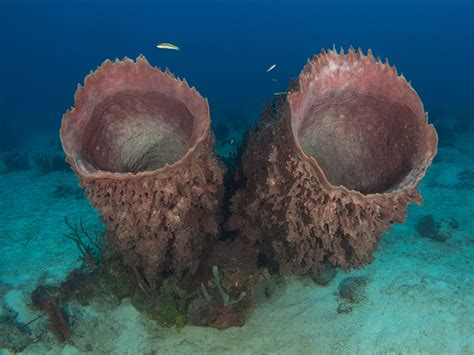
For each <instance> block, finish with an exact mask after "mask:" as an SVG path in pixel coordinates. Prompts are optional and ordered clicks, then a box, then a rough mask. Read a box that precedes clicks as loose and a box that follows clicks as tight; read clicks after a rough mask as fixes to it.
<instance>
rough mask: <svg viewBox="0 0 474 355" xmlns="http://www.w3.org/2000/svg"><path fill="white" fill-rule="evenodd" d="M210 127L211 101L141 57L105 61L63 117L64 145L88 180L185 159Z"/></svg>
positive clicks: (151, 169)
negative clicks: (209, 105) (101, 173)
mask: <svg viewBox="0 0 474 355" xmlns="http://www.w3.org/2000/svg"><path fill="white" fill-rule="evenodd" d="M209 127H210V118H209V107H208V104H207V100H205V99H203V98H202V97H201V96H200V95H199V93H198V92H197V91H196V89H195V88H190V87H189V86H188V84H187V83H186V81H185V80H179V79H176V78H175V76H174V75H173V74H172V73H170V72H169V71H165V72H162V71H161V70H159V69H158V68H154V67H152V66H151V65H150V64H149V63H148V62H147V61H146V59H145V58H144V57H142V56H140V57H138V58H137V60H136V62H133V61H132V60H130V59H125V60H123V61H118V60H117V61H115V62H111V61H109V60H107V61H105V62H104V63H103V64H102V65H101V66H100V67H99V68H98V69H97V70H96V71H95V72H92V73H91V74H89V75H88V76H87V77H86V79H85V84H84V87H79V89H78V91H77V92H76V96H75V107H74V108H73V109H71V110H69V111H68V112H66V114H65V115H64V117H63V122H62V126H61V141H62V144H63V148H64V150H65V152H66V155H67V156H68V159H70V160H71V163H72V165H73V166H74V167H75V169H76V170H77V171H78V172H79V173H81V174H82V175H84V176H96V175H100V174H97V173H98V172H99V171H101V172H108V173H113V174H114V173H115V174H140V173H149V172H152V171H154V170H158V169H163V168H164V167H165V166H166V165H173V164H176V163H178V162H180V161H182V160H183V159H184V158H185V157H186V156H187V155H189V154H191V153H192V151H194V150H195V148H196V146H197V145H198V143H199V142H201V141H202V140H203V139H204V138H205V136H206V135H207V133H208V131H209Z"/></svg>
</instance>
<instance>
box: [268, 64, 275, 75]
mask: <svg viewBox="0 0 474 355" xmlns="http://www.w3.org/2000/svg"><path fill="white" fill-rule="evenodd" d="M276 66H277V65H276V64H272V65H270V66H269V67H268V69H267V73H270V72H271V71H272V70H273V69H275V67H276Z"/></svg>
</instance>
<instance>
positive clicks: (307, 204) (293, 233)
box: [227, 48, 438, 274]
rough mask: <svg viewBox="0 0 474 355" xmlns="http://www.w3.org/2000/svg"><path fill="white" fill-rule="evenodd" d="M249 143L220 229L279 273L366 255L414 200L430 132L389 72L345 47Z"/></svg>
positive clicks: (405, 88)
mask: <svg viewBox="0 0 474 355" xmlns="http://www.w3.org/2000/svg"><path fill="white" fill-rule="evenodd" d="M290 86H291V87H290V91H289V92H288V94H287V96H286V97H284V96H282V97H280V98H279V99H277V100H276V101H275V102H274V104H273V106H267V107H266V108H265V109H264V111H263V113H262V117H261V120H260V122H259V123H258V125H257V127H256V128H255V129H254V130H252V131H251V132H250V134H249V136H248V138H247V140H246V144H245V147H244V153H243V156H242V171H241V172H240V174H241V176H242V178H241V180H240V183H241V184H242V188H241V189H240V190H239V191H238V192H237V193H236V194H235V196H233V198H232V206H231V210H232V216H231V218H230V219H229V221H228V223H227V228H228V229H230V230H237V231H239V232H240V234H241V235H242V236H245V237H247V238H248V239H250V240H251V241H252V242H253V243H254V245H255V246H256V247H257V248H259V250H260V253H262V254H264V255H266V257H267V258H273V259H274V260H276V261H278V263H279V265H280V269H281V270H282V271H283V272H292V273H297V274H301V273H305V272H310V271H317V270H320V269H321V268H322V267H324V266H325V265H326V264H332V265H335V266H338V267H341V268H350V267H359V266H361V265H363V264H366V263H369V262H371V261H372V259H373V256H372V254H373V252H374V250H375V249H376V247H377V244H378V241H379V239H380V235H381V232H383V231H385V230H387V229H389V228H390V224H391V223H393V222H398V223H403V222H404V220H405V216H406V210H407V206H408V204H409V203H410V202H415V203H421V202H422V200H421V196H420V193H419V192H418V191H417V186H418V183H419V181H420V180H421V179H422V178H423V176H424V174H425V172H426V170H427V168H428V167H429V166H430V164H431V162H432V160H433V158H434V156H435V154H436V149H437V140H438V139H437V135H436V132H435V129H434V128H433V126H432V125H430V124H428V117H427V114H426V113H425V111H424V109H423V104H422V103H421V101H420V99H419V97H418V95H417V93H416V92H415V90H414V89H413V88H412V87H411V85H410V83H408V82H407V81H406V80H405V78H404V77H403V75H398V74H397V71H396V69H395V67H391V66H390V65H389V64H388V62H385V63H382V62H381V61H380V59H377V60H376V59H375V58H374V57H373V56H372V53H371V52H370V50H369V52H368V53H367V55H364V54H363V53H362V51H360V50H359V51H358V53H356V52H355V51H354V49H352V48H350V49H349V51H348V52H347V53H346V54H345V53H344V52H343V51H342V50H341V52H340V53H337V52H336V50H331V51H328V52H326V51H324V50H323V51H322V52H321V54H320V55H317V56H315V57H314V58H313V59H311V60H310V61H308V63H307V64H306V65H305V67H304V68H303V70H302V72H301V74H300V76H299V79H298V81H297V82H296V81H295V82H294V83H292V85H290Z"/></svg>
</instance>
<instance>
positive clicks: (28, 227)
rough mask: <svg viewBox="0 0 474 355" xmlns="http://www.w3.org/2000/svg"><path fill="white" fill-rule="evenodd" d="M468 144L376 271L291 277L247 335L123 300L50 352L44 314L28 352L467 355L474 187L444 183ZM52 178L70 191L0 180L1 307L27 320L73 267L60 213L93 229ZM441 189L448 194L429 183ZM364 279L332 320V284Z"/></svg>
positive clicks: (447, 157) (472, 155) (68, 179)
mask: <svg viewBox="0 0 474 355" xmlns="http://www.w3.org/2000/svg"><path fill="white" fill-rule="evenodd" d="M460 139H462V137H460ZM463 142H465V143H464V146H463V147H462V148H461V149H462V153H461V152H460V151H459V150H457V149H454V148H450V149H441V150H440V151H441V159H442V161H441V162H440V163H437V164H434V165H433V166H432V167H431V169H430V170H429V172H428V176H427V177H426V179H425V180H424V181H423V184H422V187H421V190H422V193H423V197H424V200H425V204H424V206H422V207H418V206H411V207H410V209H409V215H408V220H407V223H406V224H405V225H403V226H400V225H396V226H394V228H393V230H392V231H391V232H389V233H387V234H386V235H385V236H384V239H383V241H382V243H381V245H380V249H379V251H378V252H377V254H376V261H375V262H374V263H373V264H371V265H369V266H367V267H365V268H364V269H362V270H356V271H352V272H350V273H346V274H344V273H342V272H339V273H338V275H337V277H336V279H335V280H333V281H332V282H331V283H330V284H329V285H328V286H326V287H323V286H318V285H315V284H314V283H313V281H312V280H310V279H309V278H288V279H286V282H285V283H282V284H281V285H280V287H279V288H278V289H277V291H276V293H275V294H274V295H273V297H272V298H271V299H270V300H269V301H268V302H267V303H265V304H261V305H259V306H258V307H257V308H256V309H255V310H254V311H253V312H252V313H251V314H250V315H249V318H248V321H247V323H246V324H245V326H243V327H242V328H231V329H227V330H224V331H218V330H215V329H211V328H199V327H191V326H187V327H185V328H184V329H183V330H181V331H176V330H174V329H163V328H160V327H159V326H158V325H157V324H156V323H155V322H153V321H150V320H147V319H146V317H144V316H142V315H141V314H140V313H138V312H137V311H136V310H135V309H134V307H133V306H132V305H131V304H130V302H129V300H123V301H122V303H121V304H120V305H119V306H117V307H115V308H113V307H110V306H108V307H105V306H104V305H103V304H101V303H100V301H98V302H93V303H91V305H89V306H88V307H82V306H79V305H77V304H71V305H69V307H68V313H69V314H70V320H71V322H72V323H73V326H72V329H73V332H74V336H73V342H71V343H69V344H67V345H65V344H57V343H56V341H55V339H54V337H53V336H52V335H51V334H50V333H49V332H48V330H47V324H48V321H47V319H46V317H44V318H42V319H41V320H39V321H36V322H34V323H33V324H32V332H33V334H34V335H35V336H36V337H37V339H38V341H37V343H35V344H33V345H31V346H29V347H28V348H27V349H26V350H25V351H24V353H25V354H38V353H47V352H49V353H51V354H60V353H61V354H76V353H80V352H81V351H87V350H91V349H92V353H99V354H101V353H114V354H146V353H148V354H151V353H152V351H155V352H156V353H158V354H162V353H173V354H176V353H211V354H221V353H235V354H242V353H246V354H250V353H251V354H267V353H272V354H300V353H311V354H321V353H325V354H326V353H360V354H368V353H370V354H372V353H433V354H438V353H439V354H446V353H450V354H451V353H474V337H472V334H474V267H473V255H474V218H472V216H473V215H474V191H472V190H456V189H453V188H446V187H449V186H444V185H454V184H455V183H456V181H455V179H456V174H457V172H459V171H461V170H462V169H463V168H465V167H470V168H471V170H474V148H473V146H472V143H471V142H469V140H468V139H464V140H463ZM468 144H471V146H469V145H468ZM58 182H61V183H64V184H67V185H69V186H74V184H75V181H74V177H73V175H72V174H67V173H54V174H50V175H48V176H43V177H38V176H37V175H35V174H34V173H33V172H28V173H16V174H9V175H1V176H0V242H1V245H2V249H1V253H0V267H1V270H2V273H1V284H0V285H1V286H2V289H3V290H4V292H7V293H6V294H5V295H4V296H3V299H2V302H3V305H4V306H6V307H9V308H10V309H14V310H16V311H18V313H19V315H18V320H19V321H22V322H24V321H26V320H28V319H33V318H34V317H35V316H36V315H37V314H38V312H36V311H32V310H31V309H30V308H29V296H28V293H29V292H30V291H31V290H32V289H34V287H36V285H37V283H38V282H49V283H56V282H59V281H60V280H61V279H62V278H64V276H65V275H66V274H67V273H68V272H69V271H70V270H72V269H73V268H75V267H77V266H78V265H79V261H78V259H77V257H78V253H77V250H76V249H75V246H74V245H73V244H72V243H71V242H70V241H69V240H67V239H65V238H63V237H62V233H64V232H66V231H67V229H66V228H65V226H64V223H63V217H64V215H66V216H68V218H70V219H71V221H76V220H77V219H78V218H79V217H82V218H84V219H85V220H86V225H87V226H88V227H90V228H92V229H94V228H97V229H98V228H100V227H99V225H98V222H97V215H96V213H95V212H94V211H93V210H92V208H91V207H90V206H89V205H88V203H87V201H86V200H84V199H83V200H61V199H52V198H51V197H50V193H51V192H52V191H53V190H54V188H55V185H56V184H57V183H58ZM440 184H443V186H444V187H443V188H439V187H438V188H433V187H430V186H439V185H440ZM426 214H432V215H433V216H434V218H435V220H436V221H437V222H440V223H441V224H442V229H443V230H449V226H448V222H449V220H450V218H451V217H454V218H456V220H457V221H458V222H459V224H460V228H459V230H457V231H454V233H453V237H452V238H451V239H449V240H448V241H446V242H436V241H432V240H429V239H425V238H422V237H420V236H418V235H417V233H416V230H415V226H416V223H417V221H418V220H419V219H420V218H421V217H422V216H423V215H426ZM359 275H360V276H366V277H368V278H369V280H370V282H369V283H368V285H367V287H366V288H365V299H364V300H363V301H362V302H361V303H359V304H356V305H353V310H352V312H351V313H348V314H338V313H337V311H336V310H337V307H338V304H339V303H340V302H342V301H343V300H341V299H339V297H338V296H337V290H338V284H339V282H340V281H341V280H342V279H344V278H345V277H348V276H359ZM73 343H74V345H72V344H73Z"/></svg>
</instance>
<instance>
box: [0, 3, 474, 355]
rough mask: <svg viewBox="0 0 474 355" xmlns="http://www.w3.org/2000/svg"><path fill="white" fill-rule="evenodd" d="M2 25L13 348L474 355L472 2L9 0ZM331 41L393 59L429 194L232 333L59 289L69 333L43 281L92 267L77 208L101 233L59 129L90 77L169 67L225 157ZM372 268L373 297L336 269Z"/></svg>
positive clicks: (1, 207) (1, 216)
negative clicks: (342, 263) (363, 247)
mask: <svg viewBox="0 0 474 355" xmlns="http://www.w3.org/2000/svg"><path fill="white" fill-rule="evenodd" d="M0 38H1V42H0V50H1V55H0V354H3V353H10V352H13V351H14V350H18V351H20V350H23V351H24V352H25V353H27V354H43V353H46V352H48V351H51V352H52V353H78V352H79V351H82V352H85V351H90V353H115V354H122V353H124V354H125V353H128V354H154V353H155V352H156V353H160V354H161V353H170V354H174V353H214V354H216V353H217V354H221V353H234V354H241V353H249V354H254V353H255V354H257V353H258V354H262V353H278V354H300V353H305V354H306V353H308V354H310V353H311V354H322V353H324V354H325V353H336V354H337V353H348V354H354V353H360V354H371V353H440V354H448V353H449V354H451V353H471V354H472V353H474V340H473V339H472V334H474V318H473V315H474V300H473V299H472V295H473V294H474V264H473V260H474V258H473V256H474V219H473V218H472V216H473V215H474V184H473V181H474V1H472V0H467V1H449V2H448V1H438V0H432V1H429V0H419V1H417V0H415V1H408V0H399V1H391V2H389V1H374V0H360V1H350V0H330V1H316V0H313V1H310V0H287V1H280V0H261V1H258V0H254V1H250V0H241V1H230V0H220V1H218V0H215V1H209V0H201V1H180V0H173V1H160V0H157V1H151V0H149V1H144V0H137V1H131V0H116V1H112V0H104V1H97V0H96V1H92V0H71V1H69V0H65V1H59V0H58V1H50V0H46V1H37V0H30V1H23V0H0ZM161 42H169V43H172V44H175V45H177V46H179V47H180V48H181V50H180V51H171V50H162V49H158V48H156V45H157V44H158V43H161ZM333 45H335V46H336V48H340V47H343V48H344V49H346V50H347V49H348V48H349V46H350V45H352V46H353V47H355V48H357V47H361V48H362V49H363V50H364V53H366V51H367V49H369V48H370V49H372V51H373V53H374V55H375V56H380V57H382V58H383V59H384V58H388V59H389V62H390V63H391V64H395V65H396V67H397V69H398V71H399V72H403V73H404V75H405V77H406V78H407V80H410V81H411V82H412V85H413V87H414V88H415V90H416V91H417V92H418V94H419V96H420V98H421V100H422V102H423V104H424V107H425V110H426V111H427V112H428V113H429V117H430V121H431V122H434V124H435V127H436V129H437V132H438V134H439V138H440V143H439V150H438V151H439V154H438V156H437V157H436V159H435V161H434V163H433V165H432V166H431V167H430V168H429V170H428V172H427V175H426V177H425V178H424V180H423V181H422V183H421V185H420V191H421V193H422V195H423V198H424V205H423V206H422V207H418V206H411V207H410V208H409V210H408V217H407V221H406V223H405V224H403V225H394V227H393V229H392V230H391V231H390V232H387V233H386V234H385V235H384V236H383V240H382V242H381V245H380V248H379V250H378V251H377V253H376V255H375V262H374V263H372V264H370V265H367V266H366V267H364V268H362V269H361V270H353V271H351V272H348V273H343V272H340V271H338V273H337V276H335V278H334V279H333V280H332V281H330V282H329V283H328V284H327V285H324V286H321V285H319V284H315V283H314V282H313V281H312V280H311V279H309V278H306V279H304V278H289V279H285V280H284V281H281V284H278V285H277V286H275V287H276V291H275V295H276V296H272V297H273V298H271V299H270V301H269V303H265V304H263V305H262V306H260V305H258V306H257V307H256V309H255V311H254V312H251V314H250V315H249V317H248V319H247V320H246V324H245V325H244V326H243V327H241V328H231V329H229V330H226V331H222V332H217V331H216V330H215V329H211V328H204V327H200V328H196V327H195V328H193V327H185V328H184V329H183V330H181V331H180V332H178V331H176V330H174V329H172V330H170V329H162V328H160V327H157V326H156V323H154V322H153V321H150V320H149V319H147V318H146V317H145V316H143V315H141V314H140V313H139V311H136V310H135V308H134V307H133V306H132V305H131V302H132V301H129V300H127V301H123V300H122V301H121V300H119V301H120V302H119V301H117V302H116V304H113V306H111V305H110V303H107V302H108V301H110V299H108V300H105V301H104V304H106V306H103V305H102V303H101V302H100V301H102V300H99V301H97V300H94V301H93V302H91V304H87V305H83V304H78V303H77V302H72V301H71V302H69V301H67V302H66V301H64V304H62V305H61V306H62V307H63V311H64V312H65V314H67V315H68V316H69V317H70V319H69V320H68V323H69V324H70V326H71V329H72V332H73V335H72V337H71V338H70V339H69V340H68V341H66V342H60V341H57V339H56V338H55V337H54V335H53V334H52V333H51V332H50V330H49V320H48V317H46V316H45V312H44V310H41V309H38V307H36V308H35V307H34V305H32V299H31V293H32V291H33V290H35V288H36V287H37V286H38V285H42V284H47V285H58V284H60V283H61V282H63V281H64V280H65V279H66V277H67V276H68V274H69V273H71V272H72V271H73V270H76V269H78V268H80V267H81V265H82V266H84V264H83V262H82V261H81V260H80V259H79V257H80V256H81V253H80V251H79V250H78V249H77V247H76V245H75V244H74V243H73V242H72V241H71V240H70V239H67V238H64V234H65V233H66V234H67V233H70V232H71V230H70V229H68V227H67V226H66V225H65V223H64V217H67V218H68V219H69V221H71V223H72V224H73V225H75V224H76V223H78V221H79V220H80V219H81V220H83V221H84V225H85V227H86V230H88V231H91V234H92V233H94V234H95V235H101V233H102V231H103V228H104V227H103V225H102V224H101V222H100V220H99V218H98V213H97V211H95V210H94V208H93V207H92V206H91V205H90V204H89V202H88V200H87V199H86V198H85V197H84V195H83V193H82V190H80V189H79V188H78V182H77V178H76V176H75V175H74V174H73V173H71V170H70V167H69V166H68V165H67V164H66V163H64V155H63V152H62V149H61V147H60V145H59V128H60V125H61V117H62V115H63V113H64V112H65V111H66V109H68V108H69V107H71V106H73V104H74V102H73V101H74V92H75V90H76V89H77V85H78V84H82V82H83V79H84V77H85V76H86V75H87V74H88V73H89V72H90V71H91V70H95V69H96V68H97V67H98V66H99V65H100V64H101V63H102V62H103V61H104V60H105V59H112V60H113V59H115V58H119V59H122V58H123V57H125V56H126V57H129V58H132V59H135V58H136V57H137V56H138V55H140V54H143V55H145V56H146V58H147V59H148V61H149V62H150V63H151V64H152V65H155V66H158V67H161V68H163V69H164V68H169V69H170V70H171V71H172V72H173V73H174V74H175V75H176V76H179V77H181V78H183V77H184V78H186V80H187V81H188V82H189V83H190V84H191V85H194V86H195V87H196V88H197V89H198V91H199V92H200V93H201V94H202V95H203V96H204V97H207V98H208V99H209V105H210V109H211V120H212V125H213V128H214V131H215V132H216V135H217V151H218V153H219V154H221V156H225V155H227V154H228V153H229V152H233V151H235V150H236V149H237V148H238V146H239V144H240V143H241V142H240V137H241V136H242V135H243V134H244V132H245V130H246V128H247V127H248V126H249V125H252V124H253V123H255V122H257V120H258V118H259V114H260V111H261V109H262V107H263V105H264V104H265V103H266V102H268V101H270V100H272V99H273V97H274V96H273V94H274V93H275V92H281V91H286V90H287V85H288V81H289V80H290V79H292V78H295V77H297V76H298V74H299V72H300V70H301V69H302V68H303V66H304V64H305V63H306V60H307V59H308V58H311V57H312V56H313V55H314V54H316V53H318V52H319V51H320V49H321V48H332V47H333ZM272 64H276V65H277V66H276V68H275V69H274V70H273V71H272V72H270V73H267V72H266V70H267V68H268V67H269V66H270V65H272ZM272 79H276V81H274V80H272ZM223 126H225V127H226V128H225V129H224V128H222V127H223ZM227 131H228V132H227ZM219 132H221V133H219ZM222 132H224V133H222ZM230 138H232V143H229V140H230ZM234 140H235V142H234ZM421 221H432V224H433V226H434V227H433V228H434V230H436V233H435V235H434V236H433V235H432V234H430V233H424V232H423V228H422V227H423V226H421V227H420V225H421V224H422V223H421ZM437 238H438V239H437ZM359 276H360V277H364V278H365V279H364V280H366V281H367V280H368V281H367V286H366V291H365V292H366V296H365V298H364V301H363V302H360V304H352V305H348V304H346V303H344V302H345V301H343V300H341V298H340V285H342V284H343V283H344V281H345V280H346V279H345V278H347V277H359ZM279 282H280V281H279ZM364 282H365V281H364ZM112 303H113V302H112ZM132 303H133V302H132ZM102 306H103V308H101V307H102ZM340 309H342V311H341V312H339V310H340ZM9 351H10V352H9Z"/></svg>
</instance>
